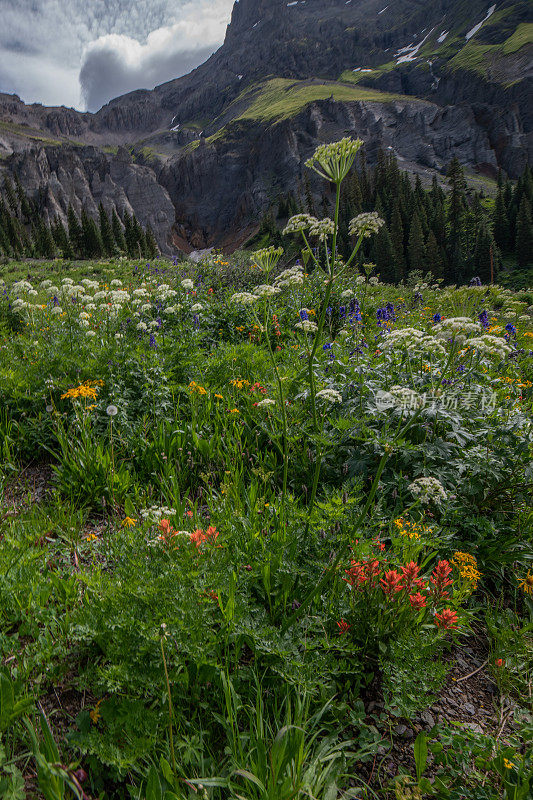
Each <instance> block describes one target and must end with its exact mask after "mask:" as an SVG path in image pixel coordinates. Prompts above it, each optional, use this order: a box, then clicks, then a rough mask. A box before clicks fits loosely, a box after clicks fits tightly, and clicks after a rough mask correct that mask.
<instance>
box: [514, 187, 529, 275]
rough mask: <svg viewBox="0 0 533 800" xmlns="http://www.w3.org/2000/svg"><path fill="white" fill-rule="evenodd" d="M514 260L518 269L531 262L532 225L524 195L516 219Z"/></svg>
mask: <svg viewBox="0 0 533 800" xmlns="http://www.w3.org/2000/svg"><path fill="white" fill-rule="evenodd" d="M515 252H516V260H517V263H518V266H519V267H520V268H524V267H527V266H528V265H529V264H531V263H532V262H533V225H532V221H531V207H530V205H529V202H528V199H527V197H526V195H525V193H524V196H523V197H522V202H521V203H520V210H519V212H518V217H517V219H516V247H515Z"/></svg>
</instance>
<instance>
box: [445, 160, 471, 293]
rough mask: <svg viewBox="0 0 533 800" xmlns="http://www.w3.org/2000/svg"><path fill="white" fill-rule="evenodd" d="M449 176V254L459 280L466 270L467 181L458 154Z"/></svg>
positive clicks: (454, 274)
mask: <svg viewBox="0 0 533 800" xmlns="http://www.w3.org/2000/svg"><path fill="white" fill-rule="evenodd" d="M447 177H448V183H449V185H450V197H449V204H448V229H449V232H448V254H449V258H450V265H451V267H452V272H453V278H454V280H458V279H459V278H460V276H461V273H462V271H463V270H464V254H463V245H462V239H463V232H464V231H463V225H464V221H465V215H466V209H467V203H466V181H465V177H464V173H463V168H462V167H461V164H460V163H459V160H458V158H457V157H456V156H454V158H453V159H452V161H451V163H450V166H449V168H448V173H447Z"/></svg>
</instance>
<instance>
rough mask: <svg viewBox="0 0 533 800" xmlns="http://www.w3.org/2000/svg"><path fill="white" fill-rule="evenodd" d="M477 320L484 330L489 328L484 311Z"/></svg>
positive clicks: (487, 318)
mask: <svg viewBox="0 0 533 800" xmlns="http://www.w3.org/2000/svg"><path fill="white" fill-rule="evenodd" d="M478 320H479V321H480V322H481V324H482V325H483V327H484V328H489V327H490V322H489V315H488V313H487V312H486V311H485V310H484V311H482V312H481V314H479V315H478Z"/></svg>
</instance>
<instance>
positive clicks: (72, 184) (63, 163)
mask: <svg viewBox="0 0 533 800" xmlns="http://www.w3.org/2000/svg"><path fill="white" fill-rule="evenodd" d="M9 162H10V163H9V166H10V169H11V170H12V172H14V173H16V174H18V176H19V177H20V180H21V183H22V185H23V186H24V188H25V189H26V191H28V192H29V193H30V194H31V195H37V194H38V193H39V192H40V191H41V192H42V191H44V192H45V200H44V212H45V215H47V216H48V217H49V218H50V219H54V218H55V217H56V216H59V217H60V219H62V220H63V222H65V221H66V214H67V211H68V207H69V205H72V207H73V208H74V210H75V211H76V213H77V214H78V215H79V214H80V213H81V210H82V209H85V210H86V212H87V213H88V214H90V215H92V216H94V217H96V216H97V214H98V204H99V203H100V202H101V203H102V204H103V206H104V208H105V209H106V211H107V212H108V213H110V212H111V211H112V210H113V209H116V210H117V211H118V213H119V215H122V214H124V212H125V211H127V212H128V213H129V214H132V213H135V216H136V217H137V219H138V220H139V222H140V223H141V224H142V225H143V226H146V225H150V226H151V227H152V229H153V231H154V234H155V236H156V239H157V241H158V244H159V246H160V248H161V250H162V251H163V252H170V250H171V238H170V236H171V229H172V226H173V224H174V218H175V212H174V206H173V205H172V201H171V200H170V197H169V195H168V193H167V191H166V189H165V188H164V187H163V186H162V185H161V184H160V183H158V181H157V177H156V174H155V172H154V171H153V170H152V169H150V168H148V167H146V166H140V165H138V164H135V163H134V162H133V159H132V157H131V155H130V154H129V153H128V152H127V151H126V150H124V149H122V150H119V152H118V153H117V155H115V156H114V155H106V154H104V153H102V152H101V151H100V150H97V149H96V148H94V147H84V148H74V147H70V148H69V147H65V146H64V147H47V148H44V147H43V148H40V149H39V150H38V151H36V152H35V151H29V152H26V153H22V154H17V155H14V156H12V157H11V159H9Z"/></svg>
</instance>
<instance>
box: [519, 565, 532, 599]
mask: <svg viewBox="0 0 533 800" xmlns="http://www.w3.org/2000/svg"><path fill="white" fill-rule="evenodd" d="M518 585H519V587H520V589H522V591H523V592H524V594H530V595H533V572H531V570H530V569H529V570H528V572H527V575H526V577H525V578H524V580H523V581H520V583H519V584H518Z"/></svg>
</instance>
